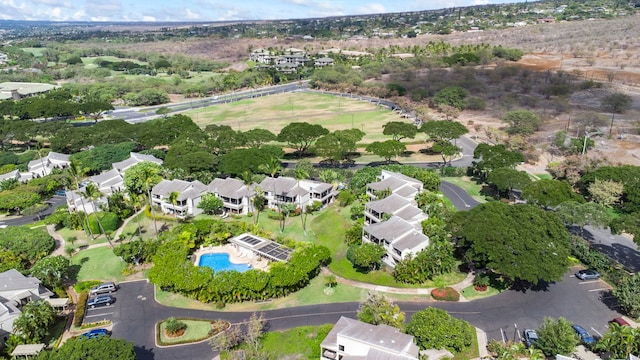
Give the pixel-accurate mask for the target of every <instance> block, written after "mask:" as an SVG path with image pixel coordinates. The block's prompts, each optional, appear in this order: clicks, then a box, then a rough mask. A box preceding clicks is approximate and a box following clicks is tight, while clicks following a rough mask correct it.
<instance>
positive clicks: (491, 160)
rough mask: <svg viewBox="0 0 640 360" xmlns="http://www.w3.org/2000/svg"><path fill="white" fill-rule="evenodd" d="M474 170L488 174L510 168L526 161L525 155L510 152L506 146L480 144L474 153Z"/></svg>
mask: <svg viewBox="0 0 640 360" xmlns="http://www.w3.org/2000/svg"><path fill="white" fill-rule="evenodd" d="M473 158H474V159H479V160H478V161H474V169H475V170H476V171H478V172H480V173H482V174H485V176H486V174H488V173H490V172H491V171H493V170H495V169H499V168H510V167H514V166H516V165H517V164H519V163H521V162H523V161H524V154H522V153H521V152H519V151H511V150H508V149H507V148H506V147H505V146H504V145H502V144H500V145H488V144H484V143H483V144H479V145H478V146H477V147H476V149H475V150H474V152H473Z"/></svg>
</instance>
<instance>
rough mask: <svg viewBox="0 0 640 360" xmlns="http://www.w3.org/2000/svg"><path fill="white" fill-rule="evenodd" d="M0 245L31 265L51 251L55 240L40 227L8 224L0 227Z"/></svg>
mask: <svg viewBox="0 0 640 360" xmlns="http://www.w3.org/2000/svg"><path fill="white" fill-rule="evenodd" d="M0 247H3V248H5V249H8V250H11V251H13V252H14V253H15V254H16V255H17V256H19V257H20V258H21V259H22V261H23V262H24V263H25V264H29V265H31V264H33V263H35V262H36V261H38V260H40V259H42V258H43V257H45V256H47V255H49V254H50V253H51V252H52V251H53V249H54V248H55V240H54V239H53V238H52V237H51V236H50V235H49V234H47V232H46V231H43V230H42V229H31V228H30V227H28V226H9V227H7V228H5V229H0Z"/></svg>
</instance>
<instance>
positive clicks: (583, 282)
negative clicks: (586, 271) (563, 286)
mask: <svg viewBox="0 0 640 360" xmlns="http://www.w3.org/2000/svg"><path fill="white" fill-rule="evenodd" d="M597 282H600V280H591V281H588V280H587V281H581V282H580V285H584V284H593V283H597Z"/></svg>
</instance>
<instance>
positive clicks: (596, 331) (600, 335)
mask: <svg viewBox="0 0 640 360" xmlns="http://www.w3.org/2000/svg"><path fill="white" fill-rule="evenodd" d="M591 330H593V332H594V333H596V334H598V336H599V337H602V334H600V332H598V330H596V329H594V328H593V326H592V327H591Z"/></svg>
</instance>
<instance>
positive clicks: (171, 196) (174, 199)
mask: <svg viewBox="0 0 640 360" xmlns="http://www.w3.org/2000/svg"><path fill="white" fill-rule="evenodd" d="M178 196H180V193H179V192H177V191H173V192H172V193H171V194H169V202H170V203H171V204H173V217H174V218H175V219H176V221H178V210H177V209H176V206H178Z"/></svg>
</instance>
